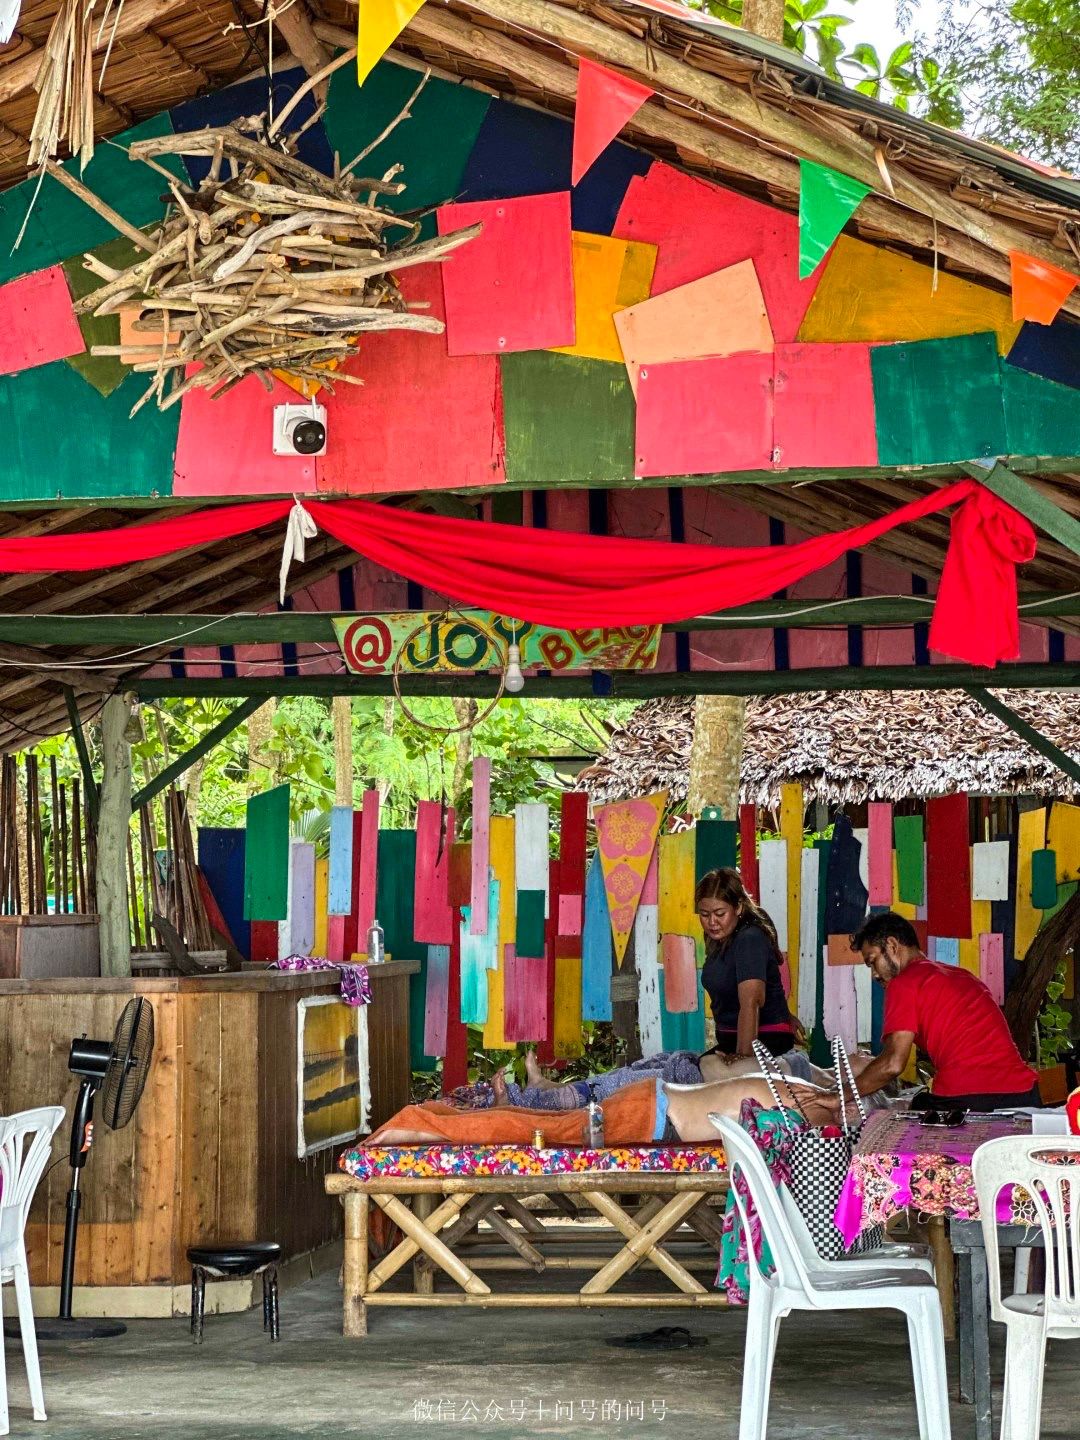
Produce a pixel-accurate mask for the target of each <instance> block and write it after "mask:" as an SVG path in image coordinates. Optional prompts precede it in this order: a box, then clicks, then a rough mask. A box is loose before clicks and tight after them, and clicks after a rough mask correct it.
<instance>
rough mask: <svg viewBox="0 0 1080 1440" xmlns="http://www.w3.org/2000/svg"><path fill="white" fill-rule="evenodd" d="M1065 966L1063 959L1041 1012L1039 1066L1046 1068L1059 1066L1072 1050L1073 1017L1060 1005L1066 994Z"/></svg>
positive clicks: (1048, 988) (1049, 986)
mask: <svg viewBox="0 0 1080 1440" xmlns="http://www.w3.org/2000/svg"><path fill="white" fill-rule="evenodd" d="M1065 965H1066V961H1065V960H1064V959H1063V960H1062V961H1061V963H1060V964H1059V965H1058V967H1057V969H1056V970H1055V971H1054V978H1053V979H1052V980H1051V981H1050V983H1049V984H1048V985H1047V987H1046V998H1045V1000H1044V1001H1043V1005H1042V1009H1041V1010H1040V1011H1039V1047H1038V1048H1039V1064H1040V1065H1044V1066H1046V1065H1057V1064H1059V1063H1060V1061H1061V1060H1063V1059H1064V1058H1065V1055H1066V1054H1067V1052H1068V1051H1069V1050H1070V1049H1071V1048H1072V1035H1071V1029H1072V1015H1071V1013H1070V1011H1069V1010H1068V1008H1067V1007H1066V1006H1064V1005H1061V1004H1059V1003H1058V1002H1059V1001H1060V1000H1061V997H1062V995H1063V994H1064V993H1065Z"/></svg>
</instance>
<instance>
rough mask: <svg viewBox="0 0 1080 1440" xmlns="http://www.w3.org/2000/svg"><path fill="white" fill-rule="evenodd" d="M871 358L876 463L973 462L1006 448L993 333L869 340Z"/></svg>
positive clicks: (1003, 450) (1001, 451)
mask: <svg viewBox="0 0 1080 1440" xmlns="http://www.w3.org/2000/svg"><path fill="white" fill-rule="evenodd" d="M870 363H871V368H872V371H873V377H874V409H875V413H876V417H877V440H878V459H879V461H880V463H881V464H882V465H928V464H931V463H934V462H944V461H958V460H977V459H980V458H981V457H983V456H986V455H1003V454H1006V453H1007V452H1008V449H1009V446H1008V442H1007V440H1006V434H1005V407H1004V403H1003V400H1002V393H1001V378H1000V371H999V366H998V354H997V341H996V338H995V336H994V335H993V334H992V333H987V334H980V335H958V336H953V337H951V338H949V339H944V340H918V341H915V342H913V343H910V344H904V345H876V346H873V347H871V351H870Z"/></svg>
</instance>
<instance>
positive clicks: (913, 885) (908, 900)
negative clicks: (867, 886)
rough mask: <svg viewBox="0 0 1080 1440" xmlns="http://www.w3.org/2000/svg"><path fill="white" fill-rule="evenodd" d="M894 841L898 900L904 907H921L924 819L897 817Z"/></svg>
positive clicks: (923, 878) (923, 892) (924, 886)
mask: <svg viewBox="0 0 1080 1440" xmlns="http://www.w3.org/2000/svg"><path fill="white" fill-rule="evenodd" d="M893 837H894V838H895V841H896V879H897V887H898V889H899V892H900V893H899V894H898V895H897V897H896V898H897V899H898V900H900V901H902V903H903V904H905V905H921V904H922V903H923V901H924V900H925V899H926V851H925V849H924V848H923V817H922V816H921V815H897V816H896V818H895V819H894V820H893Z"/></svg>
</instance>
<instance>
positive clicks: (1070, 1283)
mask: <svg viewBox="0 0 1080 1440" xmlns="http://www.w3.org/2000/svg"><path fill="white" fill-rule="evenodd" d="M1059 1157H1060V1158H1059ZM971 1170H972V1174H973V1176H974V1179H975V1189H976V1191H977V1192H978V1196H979V1214H980V1216H981V1217H982V1231H983V1244H984V1246H985V1247H986V1261H987V1267H988V1269H989V1272H990V1305H991V1312H992V1314H993V1316H994V1319H995V1320H1000V1319H1004V1311H1003V1307H1002V1304H1001V1264H1000V1258H999V1250H998V1228H997V1201H998V1196H999V1195H1000V1194H1001V1192H1002V1191H1003V1190H1005V1189H1008V1190H1012V1189H1013V1188H1014V1187H1016V1186H1019V1187H1020V1188H1021V1189H1022V1190H1024V1191H1025V1192H1026V1193H1027V1195H1028V1197H1029V1199H1030V1203H1031V1207H1032V1211H1033V1213H1034V1217H1035V1219H1034V1222H1033V1223H1035V1224H1037V1225H1038V1226H1039V1227H1040V1228H1041V1230H1042V1234H1043V1245H1044V1247H1045V1249H1046V1283H1045V1288H1044V1293H1045V1296H1046V1312H1045V1313H1046V1318H1047V1322H1048V1323H1049V1324H1055V1323H1058V1324H1060V1323H1063V1322H1064V1323H1065V1324H1069V1325H1075V1326H1080V1137H1077V1136H1069V1137H1067V1138H1066V1137H1062V1138H1060V1139H1058V1138H1057V1137H1051V1136H1047V1135H1040V1136H1035V1137H1032V1138H1031V1139H1029V1138H1028V1137H1027V1136H1017V1137H1012V1136H1005V1137H1003V1138H1002V1139H1000V1140H988V1141H987V1142H986V1144H985V1145H980V1146H979V1148H978V1149H977V1150H976V1151H975V1154H974V1157H973V1158H972V1162H971Z"/></svg>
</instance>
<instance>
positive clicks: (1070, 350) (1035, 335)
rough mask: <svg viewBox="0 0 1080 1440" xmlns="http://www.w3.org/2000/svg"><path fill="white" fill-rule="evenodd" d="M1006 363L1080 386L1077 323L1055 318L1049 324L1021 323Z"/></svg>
mask: <svg viewBox="0 0 1080 1440" xmlns="http://www.w3.org/2000/svg"><path fill="white" fill-rule="evenodd" d="M1008 363H1009V364H1010V365H1015V366H1017V367H1018V368H1019V369H1021V370H1027V371H1028V372H1029V373H1030V374H1032V375H1041V376H1042V377H1043V378H1044V379H1046V380H1056V381H1057V382H1058V383H1059V384H1060V385H1071V386H1072V387H1073V389H1074V390H1076V389H1080V325H1075V324H1071V323H1070V322H1068V321H1065V320H1058V321H1056V322H1055V323H1054V324H1053V325H1034V324H1030V323H1029V324H1025V325H1023V326H1021V328H1020V334H1019V335H1018V336H1017V337H1016V343H1015V344H1014V345H1013V347H1012V349H1011V350H1010V351H1009V358H1008Z"/></svg>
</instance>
